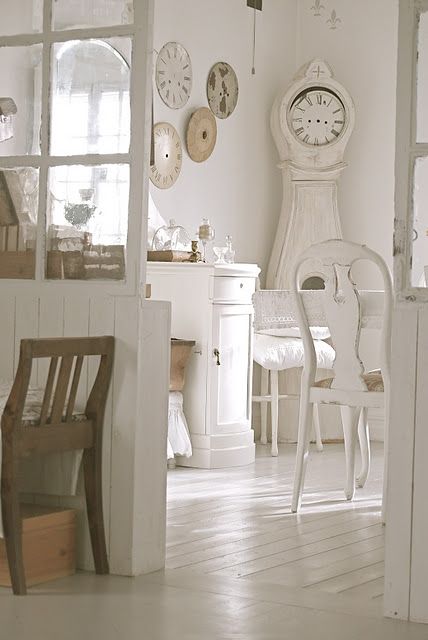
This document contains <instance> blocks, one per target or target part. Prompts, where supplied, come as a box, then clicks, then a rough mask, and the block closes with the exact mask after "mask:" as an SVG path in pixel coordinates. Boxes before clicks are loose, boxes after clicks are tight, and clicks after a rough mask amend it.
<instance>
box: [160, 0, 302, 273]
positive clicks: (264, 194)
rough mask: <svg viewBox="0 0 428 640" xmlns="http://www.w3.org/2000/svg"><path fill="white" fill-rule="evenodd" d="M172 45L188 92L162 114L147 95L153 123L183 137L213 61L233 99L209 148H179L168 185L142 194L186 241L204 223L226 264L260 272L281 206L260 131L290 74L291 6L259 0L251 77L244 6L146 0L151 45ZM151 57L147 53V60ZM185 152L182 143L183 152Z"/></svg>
mask: <svg viewBox="0 0 428 640" xmlns="http://www.w3.org/2000/svg"><path fill="white" fill-rule="evenodd" d="M169 40H173V41H178V42H180V43H181V44H182V45H183V46H184V47H185V48H186V49H187V50H188V52H189V54H190V57H191V60H192V66H193V88H192V93H191V96H190V99H189V101H188V103H187V104H186V106H185V107H184V108H183V109H179V110H172V109H169V108H168V107H167V106H166V105H164V103H163V102H162V101H161V99H160V97H159V95H158V93H157V90H156V88H155V89H154V119H155V121H162V120H166V121H168V122H171V123H172V124H173V125H174V126H175V128H176V129H177V131H178V132H179V134H180V136H181V139H182V140H184V139H185V130H186V124H187V121H188V119H189V117H190V115H191V114H192V112H193V111H194V110H195V109H197V108H198V107H201V106H207V99H206V80H207V76H208V72H209V70H210V69H211V67H212V65H213V64H214V63H215V62H218V61H220V60H224V61H226V62H229V63H230V64H231V65H232V66H233V68H234V69H235V71H236V73H237V76H238V81H239V99H238V104H237V107H236V109H235V111H234V112H233V114H232V115H231V116H230V117H229V118H228V119H226V120H217V129H218V131H217V144H216V147H215V149H214V151H213V154H212V155H211V157H210V158H209V159H208V160H207V161H206V162H204V163H201V164H198V163H195V162H193V161H192V160H191V159H190V157H189V156H188V154H187V152H186V150H184V154H183V167H182V171H181V174H180V176H179V178H178V180H177V182H176V183H175V185H174V186H173V187H172V188H171V189H168V190H165V191H161V190H159V189H157V188H156V187H154V186H151V193H152V196H153V199H154V201H155V204H156V206H157V207H158V209H159V211H160V213H161V215H162V216H163V217H164V218H165V219H166V220H168V219H169V218H175V220H176V221H177V223H179V224H182V225H183V226H185V227H186V228H187V229H188V230H189V232H191V234H192V235H194V233H195V231H196V229H197V227H198V226H199V222H200V220H201V218H202V217H208V218H209V219H210V221H211V224H212V225H213V226H214V228H215V230H216V233H217V242H218V243H219V244H223V243H224V237H225V235H226V234H231V235H232V237H233V240H234V243H235V245H236V261H240V262H256V263H258V264H259V266H261V267H262V269H265V268H266V266H267V261H268V256H269V253H270V250H271V246H272V243H273V237H274V233H275V229H276V222H277V218H278V215H279V210H280V204H281V200H280V199H281V185H280V172H279V170H277V169H276V162H277V155H276V149H275V147H274V143H273V140H272V136H271V133H270V128H269V117H270V109H271V105H272V102H273V100H274V98H275V95H276V92H277V91H278V87H279V86H280V85H281V84H282V83H283V82H284V80H287V79H288V78H289V77H290V76H291V75H292V73H293V72H294V68H295V46H296V1H295V0H269V1H268V2H265V3H264V5H263V12H262V13H260V12H257V35H256V41H257V53H256V74H255V75H251V66H252V41H253V11H252V10H250V9H248V8H247V6H246V2H245V1H244V0H242V1H241V0H239V1H238V0H233V1H231V0H203V1H198V2H195V0H181V1H180V2H173V1H171V0H156V7H155V30H154V47H155V49H156V50H157V51H159V50H160V48H161V47H162V46H163V45H164V44H165V43H166V42H168V41H169ZM155 57H156V54H154V58H155ZM184 146H185V145H184Z"/></svg>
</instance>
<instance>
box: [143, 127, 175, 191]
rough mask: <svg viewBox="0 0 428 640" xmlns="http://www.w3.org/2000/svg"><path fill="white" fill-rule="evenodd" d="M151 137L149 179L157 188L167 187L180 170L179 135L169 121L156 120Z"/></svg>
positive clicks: (172, 182)
mask: <svg viewBox="0 0 428 640" xmlns="http://www.w3.org/2000/svg"><path fill="white" fill-rule="evenodd" d="M153 139H154V164H153V165H152V166H151V167H150V180H151V181H152V182H153V184H154V185H155V186H156V187H158V188H159V189H169V187H172V185H173V184H174V182H175V181H176V180H177V178H178V176H179V175H180V171H181V163H182V158H183V154H182V146H181V140H180V136H179V135H178V133H177V131H176V130H175V128H174V127H173V126H172V124H169V122H158V123H157V124H155V125H154V127H153Z"/></svg>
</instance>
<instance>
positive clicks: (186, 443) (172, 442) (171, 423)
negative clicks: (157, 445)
mask: <svg viewBox="0 0 428 640" xmlns="http://www.w3.org/2000/svg"><path fill="white" fill-rule="evenodd" d="M175 455H178V456H184V457H186V458H190V456H191V455H192V443H191V442H190V435H189V428H188V426H187V421H186V416H185V415H184V411H183V394H182V393H180V391H170V394H169V407H168V442H167V458H168V460H169V459H171V458H174V456H175Z"/></svg>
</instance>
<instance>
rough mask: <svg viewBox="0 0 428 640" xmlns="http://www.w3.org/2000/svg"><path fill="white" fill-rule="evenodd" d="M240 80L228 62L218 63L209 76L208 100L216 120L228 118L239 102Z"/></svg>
mask: <svg viewBox="0 0 428 640" xmlns="http://www.w3.org/2000/svg"><path fill="white" fill-rule="evenodd" d="M238 91H239V90H238V78H237V77H236V73H235V72H234V70H233V69H232V67H231V66H230V64H228V63H227V62H217V63H216V64H215V65H214V66H213V67H212V69H211V71H210V72H209V75H208V82H207V98H208V104H209V106H210V109H211V111H212V112H213V114H214V115H215V116H216V118H222V119H224V118H228V117H229V116H230V115H231V113H232V112H233V110H234V109H235V107H236V103H237V102H238Z"/></svg>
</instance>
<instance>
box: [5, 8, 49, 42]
mask: <svg viewBox="0 0 428 640" xmlns="http://www.w3.org/2000/svg"><path fill="white" fill-rule="evenodd" d="M1 8H2V12H1V19H0V35H1V36H14V35H17V34H19V33H36V32H37V33H39V32H40V31H42V25H43V0H19V2H8V3H7V6H6V3H5V4H4V5H2V7H1Z"/></svg>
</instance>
